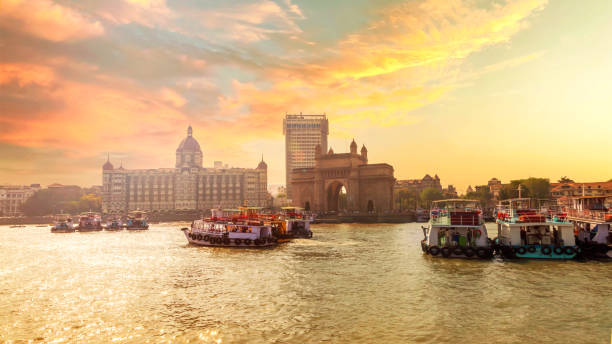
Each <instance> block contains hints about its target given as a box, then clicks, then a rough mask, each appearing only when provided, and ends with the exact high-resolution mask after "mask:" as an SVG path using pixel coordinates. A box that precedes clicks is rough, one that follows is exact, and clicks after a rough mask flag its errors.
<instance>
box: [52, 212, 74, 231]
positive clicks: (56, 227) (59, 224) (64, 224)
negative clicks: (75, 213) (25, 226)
mask: <svg viewBox="0 0 612 344" xmlns="http://www.w3.org/2000/svg"><path fill="white" fill-rule="evenodd" d="M71 232H74V224H73V223H72V218H71V217H70V215H68V214H57V215H55V218H54V219H53V226H52V227H51V233H71Z"/></svg>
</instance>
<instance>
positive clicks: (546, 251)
mask: <svg viewBox="0 0 612 344" xmlns="http://www.w3.org/2000/svg"><path fill="white" fill-rule="evenodd" d="M540 252H541V253H542V254H543V255H547V256H548V255H550V253H551V252H552V250H551V249H550V247H548V246H543V247H542V248H541V249H540Z"/></svg>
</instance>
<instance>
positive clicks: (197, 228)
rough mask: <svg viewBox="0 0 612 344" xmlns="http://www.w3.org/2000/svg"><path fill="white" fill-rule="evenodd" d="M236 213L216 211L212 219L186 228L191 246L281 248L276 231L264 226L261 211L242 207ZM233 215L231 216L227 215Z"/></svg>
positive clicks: (199, 221)
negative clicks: (278, 245) (273, 231)
mask: <svg viewBox="0 0 612 344" xmlns="http://www.w3.org/2000/svg"><path fill="white" fill-rule="evenodd" d="M238 210H239V214H231V213H235V211H231V210H230V211H226V212H225V213H226V214H224V211H223V210H221V209H213V210H212V216H211V217H210V218H207V219H202V220H195V221H193V223H192V224H191V227H190V228H182V229H181V230H182V231H183V233H184V234H185V237H186V238H187V241H188V242H189V243H190V244H194V245H199V246H213V247H235V248H238V247H242V248H247V247H255V248H261V247H271V246H276V245H277V244H278V240H277V239H276V238H275V237H274V236H273V235H272V227H271V226H270V225H269V224H264V221H263V220H262V219H261V218H260V215H259V214H258V210H259V208H255V207H242V208H239V209H238ZM227 213H230V214H227Z"/></svg>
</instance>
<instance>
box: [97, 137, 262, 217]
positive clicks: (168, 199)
mask: <svg viewBox="0 0 612 344" xmlns="http://www.w3.org/2000/svg"><path fill="white" fill-rule="evenodd" d="M202 160H203V154H202V150H201V149H200V144H199V143H198V141H197V140H196V139H195V138H194V137H193V130H192V128H191V126H190V127H189V128H188V129H187V137H185V139H183V141H181V143H180V144H179V146H178V148H177V149H176V164H175V167H174V168H159V169H140V170H128V169H124V168H123V166H120V167H119V168H114V166H113V164H112V163H111V162H110V159H108V160H107V161H106V163H105V164H104V166H102V211H103V212H104V213H111V212H125V211H131V210H146V211H176V210H208V209H211V208H216V207H224V208H231V207H236V206H240V205H244V204H245V203H246V204H248V205H249V206H261V207H265V206H269V205H270V201H271V199H270V196H269V194H268V191H267V184H268V181H267V176H268V166H267V164H266V163H265V162H264V161H263V159H262V161H261V162H260V163H259V165H258V166H257V168H254V169H249V168H228V167H227V165H223V164H222V163H221V162H220V161H216V162H215V167H214V168H204V167H202Z"/></svg>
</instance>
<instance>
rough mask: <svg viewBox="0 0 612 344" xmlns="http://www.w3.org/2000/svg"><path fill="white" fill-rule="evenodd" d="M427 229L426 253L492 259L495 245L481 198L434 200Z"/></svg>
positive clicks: (423, 247) (448, 256)
mask: <svg viewBox="0 0 612 344" xmlns="http://www.w3.org/2000/svg"><path fill="white" fill-rule="evenodd" d="M422 228H423V234H424V235H425V239H423V240H422V241H421V248H422V249H423V252H424V253H426V254H429V255H431V256H432V257H444V258H480V259H491V257H493V248H492V247H491V244H490V242H489V238H488V235H487V228H486V226H485V223H484V219H483V216H482V210H481V208H480V202H479V201H477V200H466V199H448V200H442V201H434V202H432V206H431V211H430V220H429V225H428V226H427V227H422Z"/></svg>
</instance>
